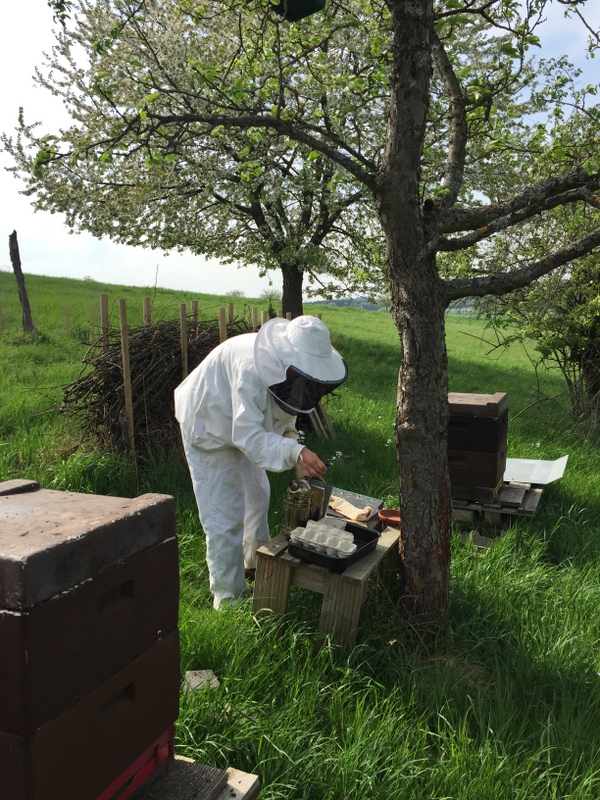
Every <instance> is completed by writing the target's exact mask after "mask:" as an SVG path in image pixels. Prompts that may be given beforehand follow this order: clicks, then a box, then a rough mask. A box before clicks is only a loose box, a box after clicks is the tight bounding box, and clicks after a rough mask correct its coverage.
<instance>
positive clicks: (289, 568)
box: [252, 528, 400, 647]
mask: <svg viewBox="0 0 600 800" xmlns="http://www.w3.org/2000/svg"><path fill="white" fill-rule="evenodd" d="M399 538H400V531H399V530H398V529H397V528H386V529H385V530H384V531H383V532H382V534H381V536H380V537H379V541H378V542H377V545H376V547H375V549H374V550H372V551H371V552H370V553H368V554H367V555H365V556H364V557H363V558H361V559H359V560H358V561H356V562H355V563H354V564H351V565H350V566H349V567H348V568H347V569H346V570H345V571H344V572H341V573H336V572H332V571H331V570H329V569H326V568H325V567H320V566H317V565H316V564H308V563H306V562H304V561H301V560H300V559H299V558H295V557H294V556H292V555H290V554H289V553H288V552H287V548H288V541H287V539H286V537H285V534H280V535H279V536H276V537H275V538H274V539H272V540H271V541H270V542H268V543H267V544H265V545H263V546H262V547H260V548H259V549H258V553H257V556H258V560H257V565H256V579H255V583H254V599H253V603H252V610H253V611H254V612H255V613H258V614H261V613H267V612H274V613H276V614H285V612H286V611H287V607H288V599H289V594H290V588H291V587H292V586H300V587H302V588H304V589H308V590H310V591H312V592H318V593H319V594H322V595H323V604H322V606H321V618H320V621H319V630H321V631H322V632H323V633H332V634H333V636H334V639H335V641H336V642H337V643H338V644H341V645H344V646H347V647H352V646H354V644H355V642H356V633H357V629H358V623H359V618H360V610H361V607H362V605H363V603H364V601H365V599H366V596H367V589H368V582H369V577H370V576H371V574H372V573H373V571H374V570H375V569H376V568H377V567H378V566H379V564H380V563H381V561H382V560H383V558H385V556H386V555H388V554H389V553H390V552H392V551H393V550H394V548H395V546H396V545H397V544H398V540H399Z"/></svg>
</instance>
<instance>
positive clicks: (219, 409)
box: [175, 333, 304, 472]
mask: <svg viewBox="0 0 600 800" xmlns="http://www.w3.org/2000/svg"><path fill="white" fill-rule="evenodd" d="M255 339H256V334H255V333H244V334H239V335H238V336H234V337H232V338H231V339H228V340H227V341H226V342H223V343H222V344H220V345H219V346H218V347H216V348H215V349H214V350H212V351H211V352H210V353H209V355H207V356H206V358H205V359H204V360H203V361H202V362H201V363H200V364H199V365H198V366H197V367H196V369H195V370H193V372H191V373H190V374H189V375H188V377H187V378H186V379H185V380H184V381H183V382H182V383H181V384H180V385H179V386H178V387H177V389H176V390H175V416H176V417H177V420H178V422H179V424H180V425H181V432H182V436H183V438H184V439H186V440H187V441H188V442H189V443H190V444H192V446H193V447H194V448H197V449H199V450H202V451H203V452H205V453H210V454H211V461H213V463H214V464H215V465H217V464H218V463H219V452H223V451H227V450H228V448H232V447H233V448H237V449H238V450H240V451H241V452H242V453H243V454H244V455H245V456H246V457H247V458H248V459H250V461H252V462H253V463H254V464H256V466H257V467H261V468H262V469H266V470H269V471H271V472H284V471H285V470H287V469H292V468H293V467H294V465H295V464H296V462H297V461H298V456H299V455H300V452H301V451H302V449H303V447H304V445H302V444H299V443H298V442H297V441H296V439H294V438H287V437H284V434H285V433H286V432H287V431H289V430H291V429H293V427H294V423H295V417H293V416H290V415H288V414H286V413H285V412H284V411H283V410H282V409H281V408H279V406H278V405H277V403H276V402H275V400H274V399H273V396H272V395H271V393H270V392H269V391H268V389H267V387H266V386H265V385H264V384H263V382H262V381H261V379H260V377H259V375H258V372H257V370H256V367H255V361H254V341H255Z"/></svg>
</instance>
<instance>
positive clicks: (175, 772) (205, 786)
mask: <svg viewBox="0 0 600 800" xmlns="http://www.w3.org/2000/svg"><path fill="white" fill-rule="evenodd" d="M228 779H229V776H228V773H227V772H225V770H222V769H216V768H215V767H206V766H204V765H203V764H197V763H196V762H195V761H190V760H188V759H180V758H174V759H169V760H168V763H166V764H165V768H164V769H161V770H160V772H157V773H156V778H155V779H154V780H152V776H151V778H150V779H149V780H148V781H146V782H145V783H144V784H143V785H142V786H140V787H139V789H137V790H136V791H135V792H134V793H133V794H132V795H131V800H218V799H219V798H220V796H221V793H222V792H223V791H224V790H226V788H227V782H228Z"/></svg>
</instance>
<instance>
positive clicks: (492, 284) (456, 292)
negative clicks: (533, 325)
mask: <svg viewBox="0 0 600 800" xmlns="http://www.w3.org/2000/svg"><path fill="white" fill-rule="evenodd" d="M599 246H600V228H598V229H596V230H594V231H591V233H588V234H586V235H585V236H582V237H581V238H580V239H577V240H576V241H574V242H572V243H571V244H569V245H567V246H566V247H563V248H561V249H560V250H556V251H555V252H554V253H551V254H550V255H548V256H545V257H544V258H541V259H539V260H538V261H534V262H533V263H532V264H528V265H527V266H524V267H521V268H520V269H515V270H512V271H511V272H497V273H494V274H492V275H482V276H481V277H476V278H461V279H456V280H453V281H445V282H444V283H445V292H446V298H447V300H448V302H450V301H452V300H458V299H459V298H460V297H483V296H484V295H486V294H499V295H500V294H505V293H506V292H511V291H512V290H513V289H518V288H520V287H521V286H527V284H529V283H531V282H532V281H534V280H537V278H541V277H542V275H547V274H548V273H549V272H551V271H552V270H553V269H556V268H557V267H562V266H563V265H564V264H567V263H568V262H569V261H573V260H574V259H576V258H581V257H582V256H585V255H587V254H588V253H591V252H592V250H594V249H595V248H597V247H599Z"/></svg>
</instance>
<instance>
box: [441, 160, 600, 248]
mask: <svg viewBox="0 0 600 800" xmlns="http://www.w3.org/2000/svg"><path fill="white" fill-rule="evenodd" d="M599 187H600V173H596V174H594V175H589V174H588V173H587V172H586V171H585V170H584V169H581V168H579V169H574V170H570V171H569V172H565V173H563V174H562V175H558V176H555V177H552V178H547V179H546V180H544V181H541V182H540V183H537V184H535V185H534V186H530V187H528V188H527V189H525V190H524V191H523V192H521V193H520V194H518V195H516V196H515V197H514V198H512V199H510V200H507V201H505V202H504V203H495V204H494V205H488V206H482V207H481V208H471V209H465V210H461V209H451V210H445V209H441V210H440V211H439V227H438V230H440V231H442V232H443V233H452V232H457V231H465V230H468V231H470V233H468V234H466V235H464V236H460V237H455V238H451V239H446V238H444V237H443V236H437V237H436V238H435V239H433V240H432V241H431V243H430V245H429V247H430V250H431V251H432V252H440V251H446V252H454V251H457V250H464V249H466V248H467V247H471V246H472V245H473V244H475V242H478V241H481V240H482V239H485V238H488V237H489V236H491V235H492V234H493V233H497V232H498V231H501V230H504V229H505V228H509V227H511V226H512V225H517V224H519V223H520V222H524V221H525V220H528V219H531V217H534V216H536V215H537V214H540V213H542V212H543V211H548V210H550V209H552V208H556V207H557V206H559V205H562V204H566V203H575V202H578V201H585V202H589V203H591V204H592V205H595V204H596V198H595V196H594V192H595V191H597V190H598V188H599Z"/></svg>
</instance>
